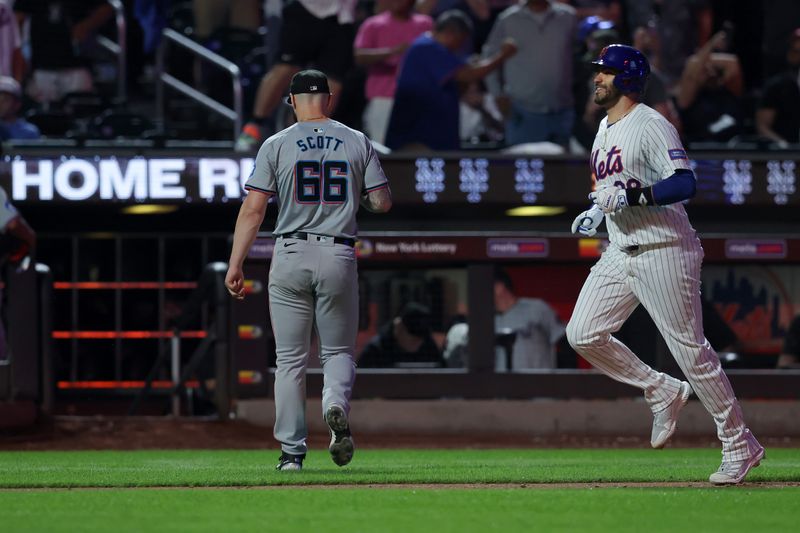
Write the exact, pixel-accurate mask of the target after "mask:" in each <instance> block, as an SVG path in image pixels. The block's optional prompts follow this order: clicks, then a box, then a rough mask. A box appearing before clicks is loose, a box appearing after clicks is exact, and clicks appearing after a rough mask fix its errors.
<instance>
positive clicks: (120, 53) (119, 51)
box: [97, 0, 128, 102]
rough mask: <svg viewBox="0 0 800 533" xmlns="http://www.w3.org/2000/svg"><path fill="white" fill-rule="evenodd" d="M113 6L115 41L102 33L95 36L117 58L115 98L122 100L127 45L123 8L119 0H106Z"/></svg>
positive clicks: (126, 76) (123, 95)
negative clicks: (115, 30)
mask: <svg viewBox="0 0 800 533" xmlns="http://www.w3.org/2000/svg"><path fill="white" fill-rule="evenodd" d="M107 2H108V3H109V4H111V7H113V8H114V22H115V24H116V26H117V42H114V41H112V40H111V39H109V38H108V37H105V36H104V35H98V36H97V44H99V45H100V46H102V47H103V48H105V49H106V50H108V51H109V52H111V54H113V55H114V56H115V57H116V59H117V70H118V72H117V98H118V99H119V101H120V102H124V101H125V100H126V99H127V97H128V45H127V44H126V38H127V31H128V29H127V24H126V22H125V8H124V6H123V5H122V2H120V1H119V0H107Z"/></svg>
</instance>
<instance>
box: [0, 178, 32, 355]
mask: <svg viewBox="0 0 800 533" xmlns="http://www.w3.org/2000/svg"><path fill="white" fill-rule="evenodd" d="M35 247H36V233H34V232H33V230H32V229H31V227H30V226H29V225H28V223H27V222H26V221H25V219H24V218H22V215H20V214H19V211H17V208H16V207H14V205H13V204H12V203H11V202H10V201H9V199H8V195H7V194H6V191H5V190H4V189H3V188H2V187H0V267H2V266H3V265H4V264H5V263H7V262H10V263H12V264H15V263H19V262H20V261H22V260H23V259H24V258H25V257H26V256H28V254H30V253H31V252H32V251H33V249H34V248H35ZM2 301H3V293H2V290H1V289H0V303H2ZM7 357H8V356H7V354H6V328H5V325H4V324H3V322H2V319H0V361H4V360H6V359H7Z"/></svg>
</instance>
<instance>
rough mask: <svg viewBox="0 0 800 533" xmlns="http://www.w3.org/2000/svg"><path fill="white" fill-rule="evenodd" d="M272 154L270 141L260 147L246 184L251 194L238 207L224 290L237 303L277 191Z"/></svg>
mask: <svg viewBox="0 0 800 533" xmlns="http://www.w3.org/2000/svg"><path fill="white" fill-rule="evenodd" d="M271 151H272V146H271V144H270V141H269V140H268V141H267V142H265V143H264V144H262V145H261V148H260V149H259V150H258V154H256V161H255V165H254V166H253V172H252V174H250V177H249V178H248V179H247V181H246V182H245V184H244V188H245V189H246V190H247V191H249V192H248V194H247V196H246V197H245V199H244V202H242V207H240V208H239V216H238V217H237V218H236V229H235V230H234V231H233V247H232V248H231V258H230V260H229V261H228V273H227V274H226V276H225V287H226V288H227V289H228V292H229V293H230V294H231V296H233V297H234V298H236V299H237V300H241V299H243V298H244V274H243V273H242V264H243V263H244V259H245V257H247V252H248V251H249V250H250V247H251V246H252V245H253V241H254V240H255V239H256V235H257V234H258V229H259V228H260V227H261V223H262V222H263V221H264V215H265V214H266V212H267V202H269V199H270V198H272V197H273V196H274V195H275V194H276V192H277V190H278V188H277V183H276V181H275V176H276V175H277V174H276V172H275V169H274V167H273V164H272V161H273V159H272V158H271V157H270V155H269V154H270V153H271Z"/></svg>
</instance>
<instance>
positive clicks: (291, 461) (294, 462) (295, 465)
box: [275, 452, 306, 470]
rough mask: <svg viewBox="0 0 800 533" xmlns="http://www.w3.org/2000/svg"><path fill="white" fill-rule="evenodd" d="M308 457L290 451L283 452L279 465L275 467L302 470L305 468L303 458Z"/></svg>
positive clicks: (277, 468) (276, 468)
mask: <svg viewBox="0 0 800 533" xmlns="http://www.w3.org/2000/svg"><path fill="white" fill-rule="evenodd" d="M305 458H306V455H305V454H303V455H292V454H290V453H286V452H282V453H281V458H280V459H279V462H278V466H276V467H275V470H302V469H303V459H305Z"/></svg>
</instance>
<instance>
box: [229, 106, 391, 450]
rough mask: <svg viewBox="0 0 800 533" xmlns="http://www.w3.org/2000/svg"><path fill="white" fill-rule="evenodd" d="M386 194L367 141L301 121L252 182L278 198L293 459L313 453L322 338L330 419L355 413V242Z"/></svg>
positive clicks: (262, 159)
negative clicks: (313, 378) (309, 382)
mask: <svg viewBox="0 0 800 533" xmlns="http://www.w3.org/2000/svg"><path fill="white" fill-rule="evenodd" d="M387 186H388V184H387V181H386V177H385V176H384V174H383V170H382V169H381V165H380V162H379V161H378V157H377V155H376V153H375V151H374V150H373V148H372V145H371V144H370V141H369V140H368V139H367V137H366V136H365V135H364V134H363V133H361V132H359V131H356V130H353V129H351V128H348V127H347V126H345V125H343V124H340V123H339V122H336V121H334V120H329V119H326V120H324V121H305V122H298V123H297V124H295V125H293V126H291V127H289V128H287V129H285V130H283V131H281V132H279V133H277V134H275V135H273V136H272V137H270V138H269V139H267V140H266V141H265V142H264V144H263V145H262V146H261V149H260V150H259V152H258V155H257V156H256V164H255V168H254V170H253V174H252V175H251V176H250V178H249V179H248V180H247V182H246V183H245V188H247V189H249V190H250V191H260V192H264V193H273V194H276V195H277V199H278V220H277V223H276V226H275V230H274V234H275V236H276V243H275V249H274V251H273V255H272V263H271V265H270V271H269V286H268V289H269V305H270V317H271V319H272V329H273V332H274V334H275V353H276V360H277V369H276V373H275V431H274V433H275V438H276V439H277V440H278V441H279V442H280V443H281V449H282V450H283V451H284V452H285V453H289V454H292V455H301V454H305V453H306V451H307V445H306V437H307V434H308V429H307V425H306V418H305V416H306V401H305V383H306V378H305V369H306V365H307V363H308V357H309V352H310V349H311V335H312V334H313V333H316V334H317V335H318V336H319V352H320V353H319V357H320V362H321V363H322V371H323V374H324V385H323V390H322V412H323V413H325V412H326V411H327V410H328V408H329V407H331V406H332V405H339V406H340V407H342V408H343V409H344V410H345V412H349V410H350V395H351V392H352V387H353V382H354V380H355V363H354V362H353V354H354V351H355V343H356V333H357V329H358V271H357V267H356V253H355V248H354V247H353V243H352V241H350V239H353V238H355V236H356V212H357V211H358V208H359V202H360V199H361V196H362V195H364V194H366V193H368V192H371V191H374V190H378V189H380V188H382V187H387ZM250 194H258V193H254V192H251V193H250ZM298 232H300V233H301V234H304V235H305V237H304V238H301V235H298ZM347 241H349V242H347Z"/></svg>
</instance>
